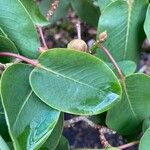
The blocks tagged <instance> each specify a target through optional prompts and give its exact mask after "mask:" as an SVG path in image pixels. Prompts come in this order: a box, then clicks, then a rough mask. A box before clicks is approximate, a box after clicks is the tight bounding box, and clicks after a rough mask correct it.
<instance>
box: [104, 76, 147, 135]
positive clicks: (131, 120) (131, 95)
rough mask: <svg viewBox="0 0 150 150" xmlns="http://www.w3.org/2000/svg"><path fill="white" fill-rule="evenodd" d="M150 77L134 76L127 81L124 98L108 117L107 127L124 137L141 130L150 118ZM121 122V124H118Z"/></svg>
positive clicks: (127, 78)
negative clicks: (143, 123) (144, 121)
mask: <svg viewBox="0 0 150 150" xmlns="http://www.w3.org/2000/svg"><path fill="white" fill-rule="evenodd" d="M149 89H150V77H149V76H147V75H144V74H133V75H130V76H128V77H126V79H125V83H124V87H123V97H122V99H121V101H120V102H119V103H118V104H117V105H115V106H114V107H113V108H112V109H111V110H110V111H108V115H107V121H106V123H107V125H108V127H110V128H112V129H113V130H115V131H117V132H119V133H120V134H123V135H130V134H134V133H136V132H138V131H139V127H140V130H141V126H140V124H141V123H142V121H143V120H144V119H146V118H148V117H149V116H150V100H149V98H150V92H149ZM118 120H119V123H118Z"/></svg>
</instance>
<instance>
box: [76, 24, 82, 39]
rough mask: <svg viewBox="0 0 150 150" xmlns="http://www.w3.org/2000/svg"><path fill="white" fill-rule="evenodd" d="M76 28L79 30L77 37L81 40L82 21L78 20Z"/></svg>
mask: <svg viewBox="0 0 150 150" xmlns="http://www.w3.org/2000/svg"><path fill="white" fill-rule="evenodd" d="M76 30H77V37H78V39H80V40H81V22H80V21H78V23H77V24H76Z"/></svg>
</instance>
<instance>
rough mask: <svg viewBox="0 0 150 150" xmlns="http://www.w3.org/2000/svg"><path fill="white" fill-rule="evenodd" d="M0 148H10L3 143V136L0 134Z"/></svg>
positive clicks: (7, 149) (6, 149) (2, 149)
mask: <svg viewBox="0 0 150 150" xmlns="http://www.w3.org/2000/svg"><path fill="white" fill-rule="evenodd" d="M0 149H1V150H10V149H9V147H8V145H7V144H6V143H5V141H4V140H3V138H2V137H1V136H0Z"/></svg>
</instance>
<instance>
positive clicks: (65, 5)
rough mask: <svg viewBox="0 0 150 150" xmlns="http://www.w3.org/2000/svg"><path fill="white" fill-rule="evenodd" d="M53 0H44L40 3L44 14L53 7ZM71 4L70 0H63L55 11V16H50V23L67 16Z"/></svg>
mask: <svg viewBox="0 0 150 150" xmlns="http://www.w3.org/2000/svg"><path fill="white" fill-rule="evenodd" d="M52 3H53V0H42V2H41V4H40V10H41V12H42V14H43V15H44V16H46V15H47V13H48V11H49V10H50V8H51V5H52ZM69 6H70V0H61V1H60V3H59V5H58V8H57V9H56V11H55V12H54V14H53V16H52V17H51V18H50V20H49V22H50V24H54V23H56V22H57V21H58V20H60V19H62V18H65V17H66V16H67V12H68V9H69Z"/></svg>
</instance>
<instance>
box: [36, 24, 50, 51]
mask: <svg viewBox="0 0 150 150" xmlns="http://www.w3.org/2000/svg"><path fill="white" fill-rule="evenodd" d="M37 28H38V30H39V34H40V37H41V40H42V44H43V46H44V48H45V49H48V46H47V44H46V41H45V38H44V35H43V30H42V27H40V26H38V27H37Z"/></svg>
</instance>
